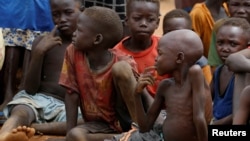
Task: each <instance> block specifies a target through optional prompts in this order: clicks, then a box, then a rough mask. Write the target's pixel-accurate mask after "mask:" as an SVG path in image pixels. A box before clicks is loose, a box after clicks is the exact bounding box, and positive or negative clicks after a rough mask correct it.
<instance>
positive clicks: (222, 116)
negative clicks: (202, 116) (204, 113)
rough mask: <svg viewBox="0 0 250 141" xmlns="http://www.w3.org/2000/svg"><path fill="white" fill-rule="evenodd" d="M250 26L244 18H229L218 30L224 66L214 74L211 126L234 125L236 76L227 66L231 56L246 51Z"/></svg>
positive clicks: (217, 35) (217, 39)
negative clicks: (226, 63) (226, 62)
mask: <svg viewBox="0 0 250 141" xmlns="http://www.w3.org/2000/svg"><path fill="white" fill-rule="evenodd" d="M249 28H250V24H249V23H248V22H247V21H246V20H245V19H243V18H235V17H232V18H229V19H227V20H226V21H225V22H223V23H222V25H221V26H220V27H219V28H218V31H217V34H216V49H217V52H218V54H219V56H220V59H221V60H222V62H223V64H222V65H220V66H218V67H217V68H216V70H215V72H214V76H213V80H212V82H211V85H210V88H211V92H212V98H213V116H214V117H213V121H212V123H211V124H213V125H218V124H222V125H225V124H232V120H233V116H232V110H233V93H234V88H235V87H236V85H234V84H235V81H234V80H235V74H234V72H233V71H231V70H230V69H229V67H228V66H227V65H225V61H226V59H227V57H228V56H229V55H230V54H233V53H235V52H238V51H240V50H242V49H245V48H246V47H247V45H248V41H249V39H250V38H249V37H250V33H249V30H248V29H249Z"/></svg>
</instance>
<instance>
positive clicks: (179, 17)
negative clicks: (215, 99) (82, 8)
mask: <svg viewBox="0 0 250 141" xmlns="http://www.w3.org/2000/svg"><path fill="white" fill-rule="evenodd" d="M179 29H190V30H192V20H191V18H190V16H189V14H188V13H187V12H186V11H184V10H182V9H174V10H171V11H170V12H168V13H166V14H165V16H164V18H163V34H167V33H169V32H171V31H173V30H179ZM196 64H198V65H200V67H201V68H202V71H203V74H204V76H205V79H206V82H207V83H206V84H205V85H206V108H205V117H206V121H207V124H209V123H210V121H211V119H212V117H213V115H212V112H213V111H212V98H211V92H210V88H209V83H210V81H211V79H212V73H211V70H210V66H209V65H208V64H207V59H206V57H205V56H204V55H203V56H202V57H201V58H200V59H199V60H198V61H197V62H196Z"/></svg>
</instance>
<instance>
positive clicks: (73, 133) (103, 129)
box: [66, 122, 117, 141]
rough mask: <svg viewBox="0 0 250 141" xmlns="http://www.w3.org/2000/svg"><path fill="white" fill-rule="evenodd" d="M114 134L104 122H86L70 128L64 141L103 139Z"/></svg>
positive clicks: (101, 140)
mask: <svg viewBox="0 0 250 141" xmlns="http://www.w3.org/2000/svg"><path fill="white" fill-rule="evenodd" d="M116 134H117V133H116V132H115V131H114V130H113V129H111V128H110V127H109V125H108V124H106V123H102V122H87V123H84V124H82V125H79V126H77V127H75V128H73V129H71V130H70V131H69V132H68V133H67V135H66V141H103V140H105V139H111V138H112V137H113V136H114V135H116Z"/></svg>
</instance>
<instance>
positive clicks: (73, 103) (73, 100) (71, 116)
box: [65, 93, 79, 132]
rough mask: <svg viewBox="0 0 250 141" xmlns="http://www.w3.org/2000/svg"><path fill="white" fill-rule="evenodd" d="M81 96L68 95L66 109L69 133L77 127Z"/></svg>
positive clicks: (66, 96) (75, 94)
mask: <svg viewBox="0 0 250 141" xmlns="http://www.w3.org/2000/svg"><path fill="white" fill-rule="evenodd" d="M78 104H79V95H78V94H77V93H71V94H68V93H66V95H65V107H66V119H67V132H69V131H70V130H71V129H72V128H74V127H75V126H76V125H77V118H78Z"/></svg>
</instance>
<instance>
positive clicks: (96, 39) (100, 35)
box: [94, 34, 103, 45]
mask: <svg viewBox="0 0 250 141" xmlns="http://www.w3.org/2000/svg"><path fill="white" fill-rule="evenodd" d="M102 40H103V36H102V34H97V35H96V36H95V41H94V44H95V45H97V44H100V43H101V42H102Z"/></svg>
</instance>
